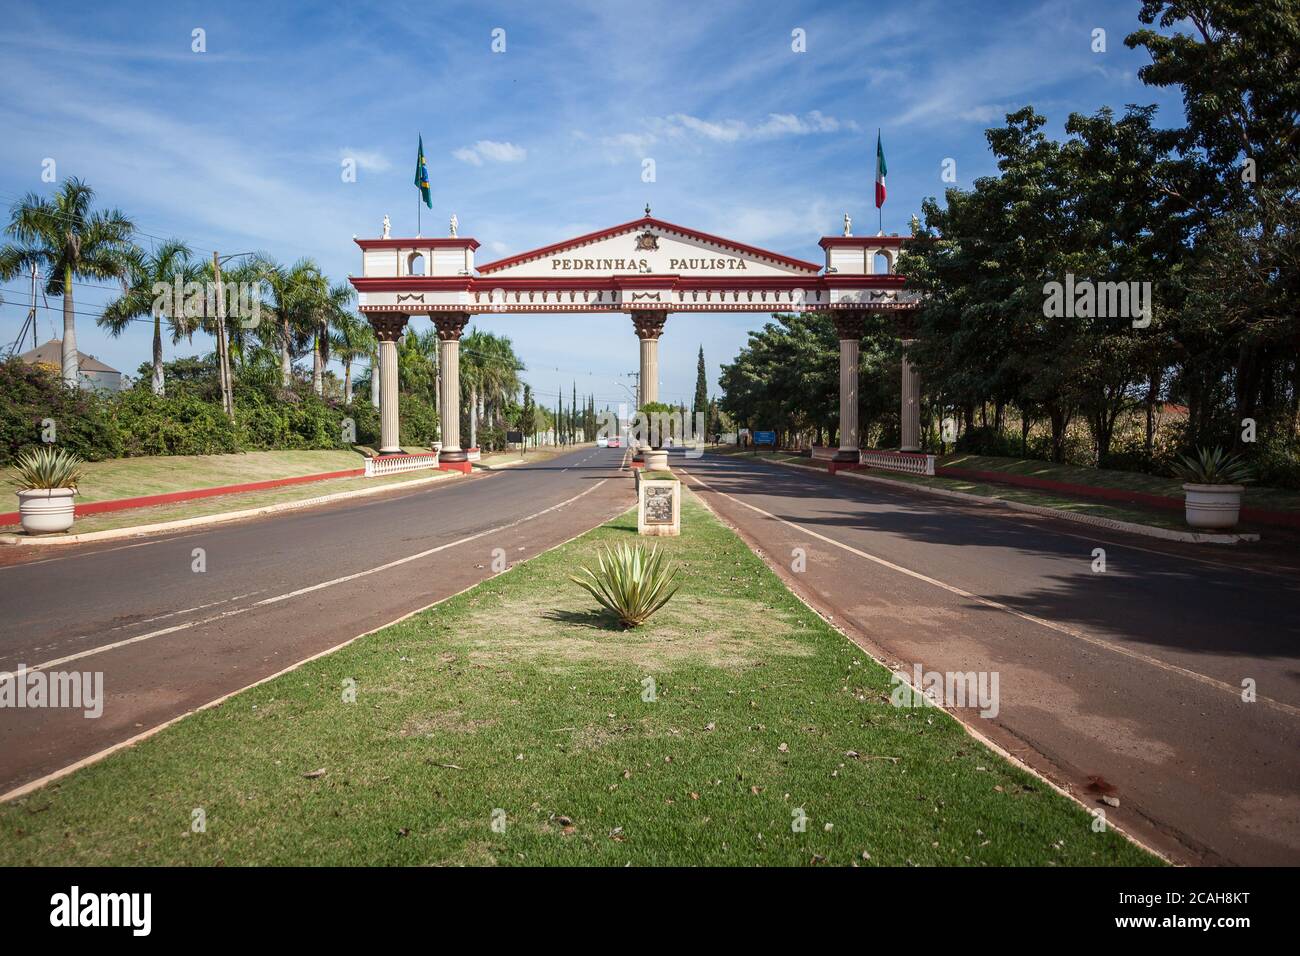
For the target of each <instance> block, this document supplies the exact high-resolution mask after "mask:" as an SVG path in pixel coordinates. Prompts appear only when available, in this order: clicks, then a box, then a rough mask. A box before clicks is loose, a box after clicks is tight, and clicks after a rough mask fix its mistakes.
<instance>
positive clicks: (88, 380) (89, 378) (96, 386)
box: [18, 339, 122, 392]
mask: <svg viewBox="0 0 1300 956" xmlns="http://www.w3.org/2000/svg"><path fill="white" fill-rule="evenodd" d="M18 357H19V358H20V359H22V360H23V361H24V362H26V363H27V364H28V365H52V366H54V368H55V369H56V370H60V371H61V370H62V368H63V340H62V339H50V340H49V341H48V342H46V343H45V344H44V345H38V346H37V347H36V348H34V349H32V350H31V351H30V352H24V353H23V354H22V355H20V356H18ZM77 367H78V369H79V370H80V372H81V387H82V388H89V389H93V390H94V391H96V392H120V391H121V390H122V373H121V372H119V371H118V370H117V369H115V368H113V367H112V366H109V365H105V364H104V363H103V362H101V361H100V360H99V359H97V358H95V357H94V356H93V355H87V354H86V353H85V352H82V351H80V350H78V351H77Z"/></svg>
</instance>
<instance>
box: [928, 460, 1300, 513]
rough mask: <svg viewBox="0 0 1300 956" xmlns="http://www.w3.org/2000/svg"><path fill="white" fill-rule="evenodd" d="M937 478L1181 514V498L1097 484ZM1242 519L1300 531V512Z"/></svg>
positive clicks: (952, 471) (941, 471) (949, 474)
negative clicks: (1053, 492)
mask: <svg viewBox="0 0 1300 956" xmlns="http://www.w3.org/2000/svg"><path fill="white" fill-rule="evenodd" d="M934 471H935V474H936V475H937V476H939V477H940V478H964V479H966V480H967V481H987V482H990V483H992V484H1001V485H1017V486H1019V487H1022V488H1037V489H1039V490H1042V491H1063V492H1065V493H1067V494H1071V495H1078V496H1079V497H1081V498H1099V499H1102V500H1105V501H1123V502H1128V503H1130V504H1141V505H1147V506H1148V507H1152V508H1162V509H1164V510H1166V511H1182V510H1183V499H1182V498H1171V497H1169V496H1168V495H1156V494H1152V493H1150V492H1147V491H1128V490H1126V489H1123V488H1099V487H1097V486H1096V485H1076V484H1074V483H1073V482H1068V481H1056V480H1054V479H1052V478H1035V477H1033V476H1032V475H1011V474H1007V473H1006V472H1003V471H970V470H968V469H965V468H942V467H940V468H935V470H934ZM1241 517H1242V519H1243V520H1245V521H1255V522H1258V523H1260V524H1272V525H1282V526H1284V527H1289V528H1300V512H1293V511H1268V510H1266V509H1264V508H1247V507H1242V509H1241Z"/></svg>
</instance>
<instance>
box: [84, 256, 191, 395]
mask: <svg viewBox="0 0 1300 956" xmlns="http://www.w3.org/2000/svg"><path fill="white" fill-rule="evenodd" d="M194 276H195V269H194V265H193V264H192V263H191V262H190V248H189V246H187V245H186V244H185V243H183V242H181V241H180V240H177V239H173V240H171V241H169V242H165V243H163V244H162V245H161V246H159V247H158V248H157V249H156V250H155V251H154V252H152V253H149V254H145V253H144V252H143V251H140V250H136V251H134V252H133V253H132V254H131V255H130V257H129V259H128V261H127V272H126V276H125V278H124V279H123V280H122V294H121V295H120V296H118V297H117V298H116V299H114V300H113V301H112V302H110V303H109V304H108V305H106V306H104V312H103V314H102V315H100V316H99V317H98V318H97V319H96V320H95V321H96V322H97V323H98V324H99V325H100V326H101V327H103V328H106V329H108V331H109V333H110V334H111V335H112V336H113V337H114V338H116V337H117V336H119V335H121V334H122V333H123V332H124V331H125V330H126V329H128V328H129V327H130V325H131V323H132V322H133V321H134V320H136V319H138V318H141V317H143V316H146V315H148V316H152V317H153V393H154V394H155V395H163V394H166V385H165V384H164V382H163V351H162V320H163V316H166V317H167V320H168V325H169V326H170V328H171V336H172V342H173V343H176V342H179V341H180V340H181V338H182V337H186V336H188V335H190V334H192V332H193V328H192V326H191V325H190V324H189V323H188V322H187V319H186V315H185V307H184V299H183V298H178V297H177V295H176V294H175V290H176V282H177V280H178V279H179V282H180V287H181V289H182V290H183V289H184V287H185V284H186V283H188V282H191V281H193V280H194ZM155 286H161V287H162V288H158V289H155ZM164 290H165V291H164ZM159 293H161V294H159Z"/></svg>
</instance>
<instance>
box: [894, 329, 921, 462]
mask: <svg viewBox="0 0 1300 956" xmlns="http://www.w3.org/2000/svg"><path fill="white" fill-rule="evenodd" d="M914 341H915V339H904V340H903V387H902V405H901V408H900V409H899V425H900V431H901V435H900V437H901V445H900V448H901V450H902V451H920V450H921V376H919V375H917V374H916V369H915V368H913V367H912V363H911V362H909V361H908V360H907V347H908V346H909V345H911V344H912V343H913V342H914Z"/></svg>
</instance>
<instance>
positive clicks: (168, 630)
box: [0, 478, 609, 681]
mask: <svg viewBox="0 0 1300 956" xmlns="http://www.w3.org/2000/svg"><path fill="white" fill-rule="evenodd" d="M607 481H609V479H608V478H602V479H600V481H598V482H596V483H595V484H594V485H592V486H591V487H590V488H588V489H587V490H586V491H582V492H579V493H578V494H576V495H574V496H573V497H572V498H566V499H565V500H564V501H561V502H560V503H559V504H554V505H551V506H550V507H549V508H544V509H542V510H541V511H537V512H534V513H533V514H530V515H528V516H527V517H524V518H517V519H515V520H514V521H511V522H508V523H507V524H503V525H498V526H497V527H495V528H488V529H487V530H486V531H479V532H477V533H475V534H471V535H468V536H467V537H464V538H458V539H457V540H455V541H449V542H448V543H446V544H440V545H438V546H437V547H436V548H429V549H427V550H425V551H420V552H418V553H416V554H410V555H407V556H406V557H404V558H397V559H396V560H394V561H389V562H387V563H386V564H381V565H378V566H376V567H373V568H368V569H366V570H364V571H356V572H354V573H352V574H345V575H343V576H342V577H338V578H333V579H331V580H329V581H321V582H318V583H316V584H311V585H308V586H307V587H302V588H297V589H295V590H293V591H287V592H285V593H284V594H277V595H274V596H273V597H269V598H263V599H262V600H260V601H255V602H253V603H252V604H249V605H246V606H244V607H240V608H234V609H233V610H229V611H222V612H221V613H220V614H213V615H211V616H209V617H205V618H199V619H198V620H194V621H186V622H185V623H182V624H173V625H172V626H171V627H164V628H162V629H160V630H157V631H150V632H149V633H148V634H138V635H136V636H135V637H128V638H126V639H125V640H121V641H114V642H112V643H111V644H103V645H101V646H99V647H91V648H87V649H86V650H84V651H78V652H77V653H76V654H69V655H67V656H66V657H58V658H55V659H54V660H49V661H43V662H42V663H40V664H34V665H31V666H29V667H28V668H27V671H28V672H29V673H30V672H32V671H39V670H44V669H46V668H49V667H57V666H58V665H60V664H66V663H68V662H69V661H75V660H80V659H81V658H83V657H91V656H93V655H95V654H103V653H106V652H108V651H112V650H116V649H117V648H119V647H127V646H128V645H131V644H138V643H140V642H141V641H148V640H152V639H153V638H155V637H165V636H167V635H168V634H175V633H177V632H178V631H186V630H189V629H190V628H193V627H199V626H200V625H203V624H211V623H213V622H214V621H222V620H225V619H227V618H231V617H235V616H237V615H240V614H244V613H245V612H247V611H254V610H257V609H258V608H261V607H268V606H270V605H273V604H279V603H280V602H282V601H289V600H292V599H293V598H296V597H301V596H302V595H304V594H310V593H312V592H313V591H320V590H323V589H325V588H330V587H334V586H335V585H336V584H346V583H348V582H349V581H355V580H357V579H359V578H364V577H369V576H370V575H372V574H379V573H380V572H382V571H389V570H391V569H393V568H396V567H400V566H401V565H403V564H409V563H410V562H412V561H419V560H420V559H421V558H427V557H429V556H430V555H433V554H437V553H438V552H439V551H446V550H447V549H448V548H454V547H457V546H459V545H462V544H467V543H468V542H470V541H474V540H477V539H478V538H482V537H485V536H487V535H489V534H497V533H499V532H501V531H508V530H509V529H510V528H514V527H517V526H518V525H521V524H524V523H525V522H528V521H532V520H533V519H535V518H540V517H541V516H542V515H544V514H549V513H550V512H552V511H555V510H557V509H559V508H563V507H564V506H565V505H568V504H572V503H573V502H575V501H577V500H578V499H579V498H583V497H585V496H587V495H589V494H590V493H591V492H593V491H595V490H596V489H597V488H599V487H600V486H601V485H603V484H605V482H607ZM13 676H14V675H13V673H12V672H9V671H4V672H0V681H5V680H10V679H12V678H13Z"/></svg>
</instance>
